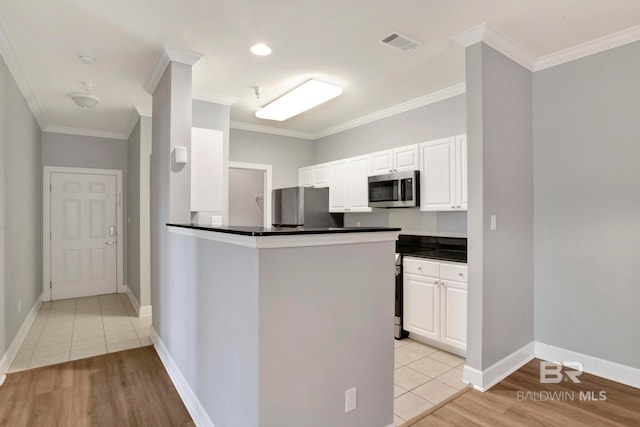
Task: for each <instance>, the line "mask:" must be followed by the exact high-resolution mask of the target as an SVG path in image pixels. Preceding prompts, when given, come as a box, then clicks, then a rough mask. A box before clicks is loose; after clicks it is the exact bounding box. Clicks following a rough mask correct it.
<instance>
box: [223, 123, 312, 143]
mask: <svg viewBox="0 0 640 427" xmlns="http://www.w3.org/2000/svg"><path fill="white" fill-rule="evenodd" d="M229 127H230V128H232V129H239V130H248V131H250V132H260V133H269V134H272V135H280V136H290V137H292V138H301V139H316V138H315V137H314V134H312V133H310V132H301V131H297V130H289V129H281V128H274V127H271V126H263V125H254V124H252V123H244V122H231V123H230V126H229Z"/></svg>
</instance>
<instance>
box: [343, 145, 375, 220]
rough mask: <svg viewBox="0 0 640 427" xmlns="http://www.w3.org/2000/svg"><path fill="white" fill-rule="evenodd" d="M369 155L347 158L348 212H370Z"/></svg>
mask: <svg viewBox="0 0 640 427" xmlns="http://www.w3.org/2000/svg"><path fill="white" fill-rule="evenodd" d="M368 171H369V156H361V157H354V158H352V159H349V163H348V167H347V174H348V179H347V181H348V191H347V209H348V212H370V211H371V208H370V207H369V181H368V179H367V178H368V173H367V172H368Z"/></svg>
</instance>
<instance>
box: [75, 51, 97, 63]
mask: <svg viewBox="0 0 640 427" xmlns="http://www.w3.org/2000/svg"><path fill="white" fill-rule="evenodd" d="M78 59H80V61H82V62H84V63H85V64H95V63H96V61H97V59H96V57H95V56H93V55H91V54H88V53H81V54H79V55H78Z"/></svg>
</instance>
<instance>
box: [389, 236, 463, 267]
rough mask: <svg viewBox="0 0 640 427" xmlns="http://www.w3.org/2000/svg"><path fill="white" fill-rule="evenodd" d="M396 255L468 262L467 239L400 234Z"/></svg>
mask: <svg viewBox="0 0 640 427" xmlns="http://www.w3.org/2000/svg"><path fill="white" fill-rule="evenodd" d="M396 253H399V254H402V255H404V256H415V257H420V258H430V259H437V260H440V261H453V262H464V263H466V262H467V239H466V238H464V237H441V236H415V235H409V234H400V237H399V238H398V241H397V242H396Z"/></svg>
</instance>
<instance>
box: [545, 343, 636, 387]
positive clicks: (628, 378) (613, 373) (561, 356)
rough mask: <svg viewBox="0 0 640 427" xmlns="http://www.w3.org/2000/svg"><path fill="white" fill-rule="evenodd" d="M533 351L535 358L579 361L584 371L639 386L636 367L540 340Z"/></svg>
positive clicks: (554, 360) (555, 360)
mask: <svg viewBox="0 0 640 427" xmlns="http://www.w3.org/2000/svg"><path fill="white" fill-rule="evenodd" d="M535 353H536V357H537V358H539V359H542V360H547V361H549V362H580V363H582V365H583V368H584V372H587V373H589V374H593V375H597V376H599V377H602V378H606V379H608V380H611V381H616V382H619V383H622V384H626V385H629V386H631V387H636V388H640V369H638V368H633V367H631V366H626V365H621V364H619V363H616V362H611V361H609V360H604V359H599V358H597V357H593V356H589V355H587V354H582V353H577V352H575V351H571V350H566V349H564V348H560V347H555V346H552V345H549V344H544V343H540V342H536V343H535Z"/></svg>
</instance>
